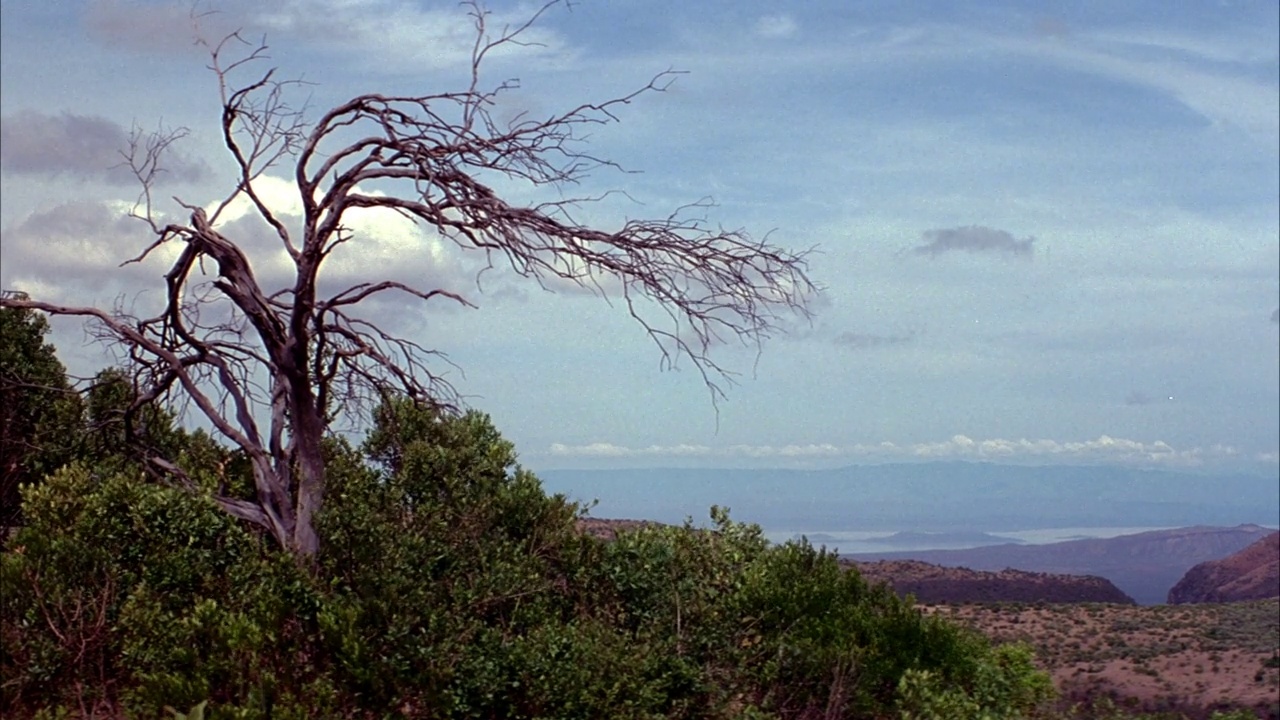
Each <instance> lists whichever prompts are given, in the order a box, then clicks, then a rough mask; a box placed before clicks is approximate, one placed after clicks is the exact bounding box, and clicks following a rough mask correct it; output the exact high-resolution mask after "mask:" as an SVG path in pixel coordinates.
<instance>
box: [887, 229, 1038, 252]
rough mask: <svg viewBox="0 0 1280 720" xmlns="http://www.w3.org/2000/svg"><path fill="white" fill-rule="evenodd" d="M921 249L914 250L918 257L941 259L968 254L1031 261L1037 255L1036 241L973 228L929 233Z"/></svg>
mask: <svg viewBox="0 0 1280 720" xmlns="http://www.w3.org/2000/svg"><path fill="white" fill-rule="evenodd" d="M922 239H923V240H924V241H925V242H924V243H923V244H921V245H917V246H916V247H914V248H912V249H911V251H912V252H913V253H915V254H916V255H928V256H929V257H937V256H939V255H942V254H944V253H949V252H957V251H964V252H968V253H988V254H996V253H999V254H1004V255H1013V256H1015V257H1020V258H1024V259H1027V260H1030V259H1031V257H1032V255H1033V254H1034V252H1035V249H1034V248H1033V247H1032V246H1033V245H1034V244H1035V241H1036V240H1035V238H1032V237H1028V238H1024V239H1022V240H1018V239H1017V238H1015V237H1014V236H1013V235H1011V234H1009V233H1008V232H1006V231H1004V230H997V229H995V228H989V227H983V226H981V225H970V226H968V227H955V228H938V229H936V230H926V231H925V232H924V233H923V235H922Z"/></svg>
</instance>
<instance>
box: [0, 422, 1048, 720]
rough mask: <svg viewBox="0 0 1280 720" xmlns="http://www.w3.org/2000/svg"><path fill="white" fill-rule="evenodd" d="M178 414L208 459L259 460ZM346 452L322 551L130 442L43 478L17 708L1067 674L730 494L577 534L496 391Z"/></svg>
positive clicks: (558, 699) (950, 683)
mask: <svg viewBox="0 0 1280 720" xmlns="http://www.w3.org/2000/svg"><path fill="white" fill-rule="evenodd" d="M181 440H182V442H185V443H187V444H188V445H187V451H186V453H185V456H186V459H187V462H188V465H189V470H190V472H191V473H192V474H193V476H195V477H197V478H206V479H207V481H208V482H219V483H223V484H226V483H231V484H233V485H234V484H235V483H236V482H242V481H243V480H242V479H237V478H236V477H233V476H234V474H235V473H234V468H235V467H236V464H235V462H234V461H235V458H234V456H231V455H227V454H225V453H220V452H219V451H218V450H217V448H216V447H211V446H210V445H209V444H208V442H207V439H204V438H203V437H202V436H199V435H193V436H183V437H182V438H181ZM328 452H329V465H328V467H329V485H328V499H327V501H326V509H325V512H324V515H323V516H322V518H321V520H320V524H319V527H320V530H321V533H322V538H323V544H322V552H321V555H320V557H319V560H318V564H317V565H316V566H314V567H305V568H304V567H301V566H299V565H298V564H297V562H296V561H295V560H294V559H293V558H292V557H291V556H288V555H285V554H282V553H280V552H278V551H276V550H275V549H273V546H272V545H271V544H270V543H269V542H267V541H266V540H265V539H264V538H262V537H260V536H259V535H257V534H256V533H255V532H254V531H252V530H250V529H248V528H247V527H246V526H244V525H243V524H240V523H237V522H236V521H234V520H232V519H231V518H230V517H229V516H227V515H226V514H224V513H222V512H221V511H220V510H218V509H217V508H216V507H215V506H214V505H213V503H212V502H211V501H210V500H208V499H207V498H204V497H200V496H197V495H194V494H190V493H186V492H181V491H177V490H173V489H168V488H164V487H160V486H157V485H154V484H148V483H146V482H144V481H143V480H142V478H141V476H140V474H138V473H136V472H126V471H125V470H122V469H120V468H119V467H117V466H115V465H113V464H111V463H106V464H105V466H106V467H107V468H108V470H106V471H101V474H96V473H98V472H99V471H98V470H97V469H96V468H95V467H94V465H93V464H92V459H86V461H85V462H86V464H84V465H76V466H72V467H69V468H66V469H64V470H62V471H60V472H58V473H57V474H55V475H53V476H52V477H51V478H50V479H49V480H48V481H47V482H45V483H44V484H42V485H40V486H37V487H29V488H27V489H26V490H25V491H24V493H25V497H24V500H25V510H26V514H27V519H28V525H27V527H26V528H25V529H23V530H22V531H21V533H20V534H19V535H18V536H17V537H16V538H14V541H13V542H12V543H11V545H10V547H9V549H8V550H7V551H6V552H5V554H4V556H3V560H2V561H0V562H2V564H0V573H2V575H0V579H2V580H3V583H4V591H5V592H4V595H3V599H2V600H0V603H2V605H0V607H2V609H3V627H2V635H0V642H2V649H3V661H2V662H3V665H2V668H3V674H4V678H3V700H2V702H3V705H2V706H0V711H4V712H6V713H13V714H16V715H32V714H34V713H36V712H37V711H39V710H41V709H47V708H57V707H62V708H65V709H67V710H69V711H71V712H73V713H83V712H88V711H90V710H92V709H93V708H98V711H99V712H100V713H104V714H107V715H124V714H129V715H134V716H138V717H156V716H159V715H161V714H164V709H165V708H166V707H169V708H177V709H179V710H184V709H188V708H194V707H197V706H198V707H201V708H202V711H203V712H204V714H205V716H209V717H245V718H253V717H262V718H265V717H321V716H323V717H332V716H348V717H397V716H406V717H423V718H497V717H502V718H602V717H609V718H668V717H672V718H731V717H734V718H736V717H754V718H854V717H903V718H906V717H911V718H925V717H948V718H962V717H973V718H978V717H991V718H1013V717H1023V716H1026V715H1028V714H1029V713H1031V712H1032V711H1033V710H1034V709H1035V708H1036V707H1038V706H1039V705H1040V704H1041V703H1042V701H1043V700H1044V699H1045V698H1046V697H1047V695H1048V694H1049V686H1048V682H1047V678H1046V677H1045V676H1043V675H1042V674H1040V673H1038V672H1036V671H1035V670H1034V669H1033V668H1032V666H1031V664H1030V658H1029V656H1028V655H1027V653H1026V651H1025V650H1024V649H1019V648H992V647H991V646H990V645H988V644H987V643H986V642H985V641H984V640H982V639H980V638H978V637H977V636H976V635H973V634H971V633H970V632H968V631H964V630H961V629H959V628H958V627H956V626H954V625H951V624H948V623H946V622H944V621H942V620H937V619H932V618H928V617H925V616H922V615H921V614H920V612H918V611H917V610H916V609H914V608H913V607H912V606H911V605H910V604H908V603H907V602H904V601H902V600H899V599H898V598H896V597H895V596H894V595H893V594H892V593H891V592H890V591H889V590H887V589H886V588H884V587H869V586H868V585H867V584H866V583H864V582H863V580H862V578H861V577H860V576H859V575H858V574H857V573H856V572H842V571H841V570H840V569H839V568H838V566H837V563H836V561H835V558H834V557H833V556H831V555H829V554H827V553H825V552H824V551H820V550H816V549H814V548H813V547H811V546H809V545H808V544H805V543H789V544H786V545H781V546H770V545H769V544H768V543H766V542H765V540H764V539H763V538H762V536H761V533H760V530H759V528H757V527H755V526H751V525H744V524H740V523H735V522H733V521H731V520H730V519H729V517H728V514H727V512H725V511H721V510H719V509H713V510H712V520H713V524H712V526H711V527H709V528H707V529H697V528H694V527H692V526H687V527H683V528H676V527H644V528H639V529H636V530H633V531H629V532H624V533H621V534H620V535H619V536H618V537H617V538H616V540H614V541H612V542H603V541H600V540H597V539H594V538H591V537H589V536H587V535H584V534H583V533H580V532H579V531H578V529H577V527H576V520H577V518H578V516H579V513H580V510H579V508H578V507H577V506H575V505H574V504H572V503H569V502H567V501H566V500H565V499H564V498H562V497H559V496H548V495H546V494H545V493H544V492H543V490H542V488H541V486H540V484H539V482H538V481H537V479H536V478H535V477H534V476H533V475H531V474H530V473H528V472H526V471H524V470H522V469H520V468H519V467H518V466H517V465H516V464H515V453H514V450H513V448H512V446H511V445H510V443H508V442H506V441H505V440H503V439H502V438H501V437H500V436H499V435H498V433H497V432H496V430H494V428H493V426H492V425H491V423H490V422H489V421H488V419H487V418H486V417H484V416H483V415H479V414H475V413H472V414H468V415H465V416H463V417H460V418H451V419H444V418H441V417H438V416H436V415H433V414H430V413H428V412H425V411H423V410H420V409H417V408H415V407H413V406H411V405H409V404H407V403H391V404H388V405H386V406H384V407H383V408H381V409H380V410H379V412H378V415H377V417H376V426H375V429H374V430H373V431H372V432H371V433H370V435H369V437H368V438H367V440H366V442H365V443H364V445H363V446H362V448H360V449H359V450H357V449H355V448H353V447H351V446H350V445H348V444H347V443H344V442H342V441H338V440H334V441H332V442H330V443H329V446H328ZM228 473H230V474H231V475H232V477H229V476H228ZM200 703H206V704H205V705H203V706H201V705H200ZM170 716H171V715H170Z"/></svg>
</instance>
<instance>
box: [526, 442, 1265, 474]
mask: <svg viewBox="0 0 1280 720" xmlns="http://www.w3.org/2000/svg"><path fill="white" fill-rule="evenodd" d="M548 454H549V455H552V456H555V457H580V458H612V459H626V458H661V457H668V458H677V459H678V458H711V459H716V458H720V459H725V460H730V459H741V458H753V459H770V458H772V459H777V460H803V459H835V460H850V461H852V460H859V459H870V460H877V461H882V462H886V461H894V460H1003V461H1009V462H1036V461H1052V462H1063V463H1117V464H1131V465H1154V466H1170V467H1194V466H1199V465H1202V464H1203V463H1204V462H1205V461H1206V460H1207V459H1210V458H1229V457H1236V456H1238V455H1239V454H1240V451H1239V450H1238V449H1237V448H1235V447H1232V446H1229V445H1213V446H1210V447H1207V448H1201V447H1194V448H1183V449H1178V448H1175V447H1173V446H1171V445H1170V444H1168V443H1166V442H1164V441H1162V440H1156V441H1153V442H1142V441H1140V440H1128V439H1124V438H1113V437H1111V436H1109V435H1102V436H1100V437H1098V438H1097V439H1096V440H1084V441H1079V442H1063V441H1058V440H1048V439H1041V440H1028V439H1025V438H1023V439H1018V440H1006V439H1000V438H996V439H989V440H975V439H973V438H970V437H968V436H966V435H954V436H952V437H951V438H950V439H948V440H943V441H941V442H933V443H910V444H899V443H893V442H888V441H886V442H880V443H874V444H863V443H858V444H854V445H835V444H830V443H815V444H808V445H781V446H775V445H730V446H722V447H712V446H708V445H650V446H647V447H640V448H632V447H628V446H625V445H616V444H613V443H604V442H599V443H591V444H587V445H566V444H563V443H554V444H552V445H551V446H550V447H549V448H548Z"/></svg>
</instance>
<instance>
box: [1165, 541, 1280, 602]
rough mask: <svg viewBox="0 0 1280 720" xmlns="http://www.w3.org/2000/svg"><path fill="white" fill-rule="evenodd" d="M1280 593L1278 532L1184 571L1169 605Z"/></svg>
mask: <svg viewBox="0 0 1280 720" xmlns="http://www.w3.org/2000/svg"><path fill="white" fill-rule="evenodd" d="M1277 596H1280V532H1274V533H1271V534H1270V535H1268V536H1266V537H1264V538H1262V539H1261V540H1258V541H1257V542H1255V543H1253V544H1252V545H1250V546H1248V547H1246V548H1245V549H1243V550H1241V551H1239V552H1237V553H1235V554H1233V555H1229V556H1227V557H1225V558H1222V559H1221V560H1209V561H1207V562H1202V563H1200V564H1199V565H1196V566H1195V567H1193V568H1191V569H1190V570H1188V571H1187V574H1186V575H1183V576H1182V579H1181V580H1179V581H1178V584H1177V585H1174V586H1173V589H1172V590H1170V591H1169V604H1170V605H1174V604H1182V603H1206V602H1235V601H1239V600H1263V599H1266V598H1273V597H1277Z"/></svg>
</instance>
